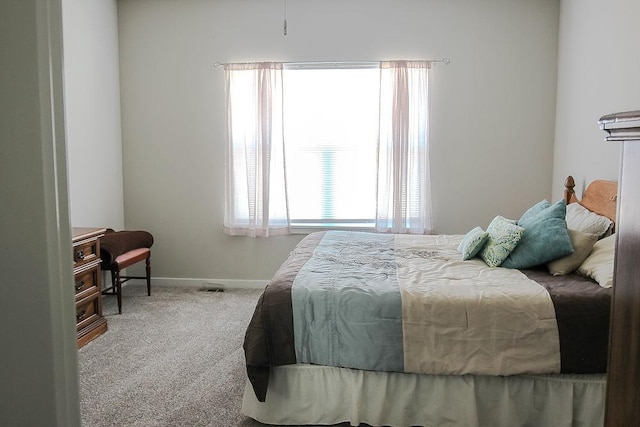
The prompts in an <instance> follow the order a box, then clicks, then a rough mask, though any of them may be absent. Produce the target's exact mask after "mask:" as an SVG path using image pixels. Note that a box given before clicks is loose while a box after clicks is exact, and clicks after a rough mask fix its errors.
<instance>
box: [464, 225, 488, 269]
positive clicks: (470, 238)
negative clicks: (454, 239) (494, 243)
mask: <svg viewBox="0 0 640 427" xmlns="http://www.w3.org/2000/svg"><path fill="white" fill-rule="evenodd" d="M488 239H489V233H487V232H486V231H484V230H483V229H482V228H480V227H476V228H474V229H473V230H471V231H469V232H468V233H467V234H465V236H464V237H463V238H462V242H460V245H459V246H458V252H460V253H461V254H462V259H463V260H464V261H466V260H468V259H471V258H473V257H475V256H476V255H477V254H478V252H480V249H482V247H483V246H484V244H485V243H487V240H488Z"/></svg>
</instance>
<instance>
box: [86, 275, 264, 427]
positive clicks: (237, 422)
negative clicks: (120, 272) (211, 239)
mask: <svg viewBox="0 0 640 427" xmlns="http://www.w3.org/2000/svg"><path fill="white" fill-rule="evenodd" d="M261 292H262V291H261V290H253V289H238V290H229V289H227V290H225V291H224V292H207V291H203V290H198V289H184V288H163V287H155V288H152V292H151V296H150V297H149V296H147V295H146V288H145V287H144V286H140V285H138V284H134V283H131V284H128V285H127V286H125V287H124V288H123V302H122V314H118V312H117V306H116V302H115V296H104V297H103V313H104V315H105V317H106V318H107V321H108V328H109V329H108V331H107V332H106V333H105V334H103V335H101V336H100V337H98V338H96V339H95V340H93V341H92V342H90V343H88V344H87V345H86V346H84V347H83V348H81V349H80V350H79V356H78V357H79V372H80V393H81V399H80V405H81V412H82V423H83V426H85V427H99V426H144V427H147V426H245V427H249V426H261V425H262V424H260V423H258V422H257V421H255V420H252V419H250V418H248V417H245V416H244V415H242V414H240V407H241V403H242V393H243V390H244V384H245V378H246V374H245V371H244V354H243V351H242V341H243V338H244V331H245V329H246V327H247V324H248V323H249V320H250V318H251V315H252V314H253V310H254V308H255V304H256V302H257V300H258V297H259V295H260V293H261Z"/></svg>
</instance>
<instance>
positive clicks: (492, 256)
mask: <svg viewBox="0 0 640 427" xmlns="http://www.w3.org/2000/svg"><path fill="white" fill-rule="evenodd" d="M487 233H489V239H488V240H487V243H486V244H485V245H484V247H483V248H482V250H480V258H482V260H483V261H484V262H485V263H487V265H488V266H489V267H498V266H499V265H500V264H502V262H503V261H504V260H505V259H506V258H507V257H508V256H509V254H510V253H511V252H512V251H513V250H514V249H515V247H516V246H517V245H518V242H519V241H520V239H521V238H522V234H523V233H524V228H522V227H520V226H519V225H516V224H514V223H513V221H510V220H508V219H506V218H504V217H503V216H500V215H498V216H496V217H495V218H494V219H493V221H491V224H489V227H487Z"/></svg>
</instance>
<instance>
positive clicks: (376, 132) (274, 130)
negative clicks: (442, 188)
mask: <svg viewBox="0 0 640 427" xmlns="http://www.w3.org/2000/svg"><path fill="white" fill-rule="evenodd" d="M429 68H430V63H429V62H428V61H391V62H380V63H352V64H346V65H345V64H339V65H337V64H323V63H321V64H318V63H314V64H287V65H284V64H282V63H252V64H227V65H226V66H225V76H226V95H227V125H228V127H227V131H228V153H227V154H228V158H227V180H226V201H225V202H226V203H225V231H226V232H227V233H228V234H231V235H249V236H254V237H255V236H268V235H272V234H284V233H290V232H292V231H294V230H301V229H309V228H356V229H370V230H374V229H375V230H377V231H380V232H394V233H425V232H427V231H430V226H431V215H430V202H429V200H430V184H429V173H428V172H429V164H428V144H427V142H428V138H427V135H428V110H427V106H428V94H427V90H428V78H427V77H428V70H429Z"/></svg>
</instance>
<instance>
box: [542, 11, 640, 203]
mask: <svg viewBox="0 0 640 427" xmlns="http://www.w3.org/2000/svg"><path fill="white" fill-rule="evenodd" d="M560 10H561V13H560V42H559V61H558V102H557V108H556V110H557V115H556V136H555V150H554V163H553V190H554V192H555V196H556V197H559V195H560V190H561V189H562V183H563V182H564V179H565V177H566V176H567V175H573V176H574V178H575V179H576V184H577V187H576V191H578V192H582V191H583V190H584V184H585V183H589V182H591V181H592V180H594V179H598V178H603V179H610V180H617V179H618V165H619V162H620V158H619V157H620V147H619V146H620V144H619V143H612V142H604V137H605V134H604V132H603V131H601V130H600V128H599V127H598V123H597V122H598V119H599V118H600V117H602V116H603V115H605V114H609V113H615V112H620V111H628V110H638V109H640V78H638V76H640V55H638V53H637V52H638V49H639V46H640V25H638V17H639V16H640V2H639V1H638V0H611V1H606V2H603V1H601V0H562V2H561V8H560Z"/></svg>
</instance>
